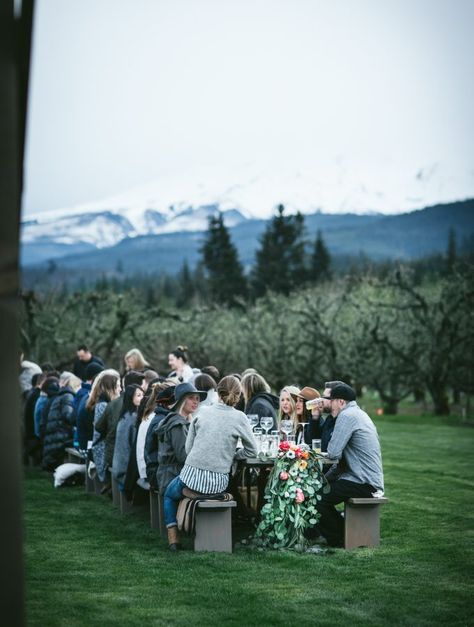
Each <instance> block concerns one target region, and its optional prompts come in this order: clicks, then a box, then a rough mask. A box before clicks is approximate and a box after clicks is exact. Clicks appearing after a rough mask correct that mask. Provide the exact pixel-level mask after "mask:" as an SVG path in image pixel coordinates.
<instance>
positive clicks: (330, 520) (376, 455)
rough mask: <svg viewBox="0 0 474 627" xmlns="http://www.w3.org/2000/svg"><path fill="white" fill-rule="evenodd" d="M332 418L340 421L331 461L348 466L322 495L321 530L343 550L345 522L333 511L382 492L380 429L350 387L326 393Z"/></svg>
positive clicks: (342, 385)
mask: <svg viewBox="0 0 474 627" xmlns="http://www.w3.org/2000/svg"><path fill="white" fill-rule="evenodd" d="M325 392H329V394H327V395H326V394H324V395H323V398H325V399H326V400H327V401H329V404H330V408H331V415H332V416H333V417H334V418H337V420H336V424H335V427H334V432H333V434H332V437H331V440H330V441H329V445H328V450H327V452H328V456H329V457H330V458H331V459H336V460H341V459H343V460H344V462H345V469H344V471H343V472H342V473H341V474H340V475H338V477H337V479H336V480H335V481H333V482H330V484H329V485H330V491H329V493H328V494H322V495H321V496H322V499H321V501H320V502H319V505H318V511H319V512H320V514H321V518H320V521H319V529H320V531H321V534H322V535H323V536H324V537H325V538H326V540H327V542H328V544H329V545H330V546H343V543H344V519H343V518H342V516H341V514H340V513H339V512H338V511H337V510H336V508H335V507H334V506H335V505H337V504H338V503H343V502H345V501H347V500H348V499H350V498H353V497H355V498H370V497H372V496H373V494H374V493H375V492H378V491H381V492H383V489H384V485H383V470H382V456H381V452H380V443H379V438H378V435H377V429H376V428H375V425H374V423H373V422H372V420H371V419H370V418H369V416H368V415H367V414H366V413H365V411H363V410H362V409H361V408H360V407H359V406H358V405H357V403H356V394H355V392H354V390H353V389H352V388H351V386H350V385H347V383H339V384H338V385H335V386H334V387H333V388H332V389H331V390H325Z"/></svg>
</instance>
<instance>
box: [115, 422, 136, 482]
mask: <svg viewBox="0 0 474 627" xmlns="http://www.w3.org/2000/svg"><path fill="white" fill-rule="evenodd" d="M136 423H137V414H136V412H131V411H127V412H126V413H125V414H124V415H123V416H122V417H121V418H120V420H119V421H118V424H117V432H116V434H115V448H114V456H113V461H112V474H113V476H114V477H115V479H116V480H117V481H118V482H119V483H121V484H122V485H123V484H124V483H125V475H126V474H127V467H128V460H129V459H130V452H131V450H132V446H133V444H134V442H135V436H136V433H137V428H136Z"/></svg>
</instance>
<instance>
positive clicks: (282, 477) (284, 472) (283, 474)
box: [280, 470, 288, 481]
mask: <svg viewBox="0 0 474 627" xmlns="http://www.w3.org/2000/svg"><path fill="white" fill-rule="evenodd" d="M280 479H281V480H282V481H286V480H287V479H288V473H287V472H286V471H285V470H282V471H281V473H280Z"/></svg>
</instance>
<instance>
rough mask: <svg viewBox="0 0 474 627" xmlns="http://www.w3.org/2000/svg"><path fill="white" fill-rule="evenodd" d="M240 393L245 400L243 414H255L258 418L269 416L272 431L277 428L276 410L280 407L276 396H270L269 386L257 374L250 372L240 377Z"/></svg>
mask: <svg viewBox="0 0 474 627" xmlns="http://www.w3.org/2000/svg"><path fill="white" fill-rule="evenodd" d="M241 385H242V392H243V395H244V399H245V409H244V413H245V414H247V416H248V415H250V414H257V415H258V417H259V418H263V416H271V417H272V418H273V425H272V430H275V429H277V428H278V426H277V410H278V408H279V406H280V401H279V398H278V396H276V395H275V394H272V393H271V391H270V386H269V385H268V383H267V382H266V381H265V379H264V378H263V377H262V375H260V374H258V373H257V372H250V373H248V374H245V375H244V376H243V377H242V381H241Z"/></svg>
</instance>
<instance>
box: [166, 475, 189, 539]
mask: <svg viewBox="0 0 474 627" xmlns="http://www.w3.org/2000/svg"><path fill="white" fill-rule="evenodd" d="M184 487H186V486H185V484H184V483H183V482H182V481H181V479H180V478H179V476H178V477H175V478H174V479H173V481H171V483H169V484H168V487H167V488H166V490H165V494H164V497H163V509H164V514H165V524H166V526H167V527H174V526H176V524H177V522H176V513H177V511H178V503H179V502H180V500H181V498H182V496H183V488H184Z"/></svg>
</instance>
